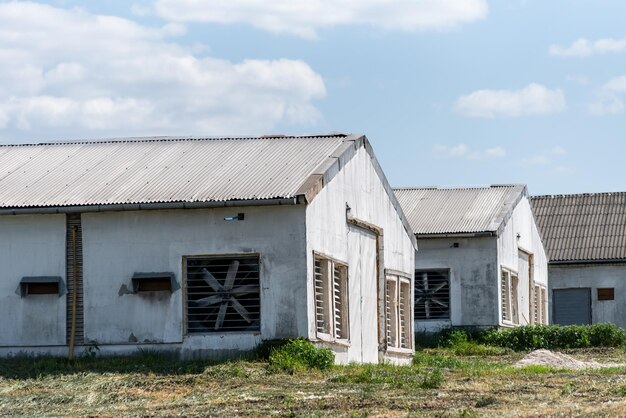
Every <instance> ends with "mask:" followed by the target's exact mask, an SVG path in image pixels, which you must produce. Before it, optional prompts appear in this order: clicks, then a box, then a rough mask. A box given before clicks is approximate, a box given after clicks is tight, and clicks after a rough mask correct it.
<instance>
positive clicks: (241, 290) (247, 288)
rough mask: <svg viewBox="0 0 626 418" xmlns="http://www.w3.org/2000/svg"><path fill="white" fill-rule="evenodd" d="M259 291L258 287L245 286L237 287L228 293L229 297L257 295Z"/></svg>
mask: <svg viewBox="0 0 626 418" xmlns="http://www.w3.org/2000/svg"><path fill="white" fill-rule="evenodd" d="M258 291H259V286H255V285H253V284H247V285H245V286H239V287H235V288H234V289H233V290H231V291H230V294H231V295H235V296H238V295H245V294H247V293H258Z"/></svg>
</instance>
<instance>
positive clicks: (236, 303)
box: [230, 297, 252, 324]
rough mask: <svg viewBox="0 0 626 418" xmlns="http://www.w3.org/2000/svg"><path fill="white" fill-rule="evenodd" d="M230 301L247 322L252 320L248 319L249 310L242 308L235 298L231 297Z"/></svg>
mask: <svg viewBox="0 0 626 418" xmlns="http://www.w3.org/2000/svg"><path fill="white" fill-rule="evenodd" d="M230 301H231V303H232V304H233V308H235V310H236V311H237V312H239V315H241V317H242V318H243V319H245V320H246V322H247V323H248V324H249V323H250V322H252V320H251V319H250V312H248V310H247V309H246V308H244V307H243V305H242V304H241V303H239V301H238V300H237V299H235V298H233V297H231V298H230Z"/></svg>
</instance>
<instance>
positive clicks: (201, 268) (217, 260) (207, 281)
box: [185, 255, 261, 334]
mask: <svg viewBox="0 0 626 418" xmlns="http://www.w3.org/2000/svg"><path fill="white" fill-rule="evenodd" d="M185 267H186V282H185V284H186V305H187V307H186V311H187V318H186V320H187V321H186V325H187V333H189V334H194V333H212V332H220V333H222V332H255V331H259V330H260V329H261V321H260V318H261V292H260V282H259V257H258V256H257V255H237V256H209V257H188V258H186V259H185Z"/></svg>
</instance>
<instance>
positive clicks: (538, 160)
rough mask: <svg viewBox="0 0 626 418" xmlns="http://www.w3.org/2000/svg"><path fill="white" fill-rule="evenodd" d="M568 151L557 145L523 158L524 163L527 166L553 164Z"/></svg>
mask: <svg viewBox="0 0 626 418" xmlns="http://www.w3.org/2000/svg"><path fill="white" fill-rule="evenodd" d="M566 153H567V152H566V151H565V149H564V148H563V147H561V146H555V147H553V148H550V149H545V150H543V151H541V152H539V153H537V154H534V155H532V156H530V157H528V158H524V159H522V165H525V166H545V165H550V164H553V161H554V160H555V159H558V158H559V157H562V156H564V155H565V154H566Z"/></svg>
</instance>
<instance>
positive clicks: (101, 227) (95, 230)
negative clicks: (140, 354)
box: [82, 206, 307, 355]
mask: <svg viewBox="0 0 626 418" xmlns="http://www.w3.org/2000/svg"><path fill="white" fill-rule="evenodd" d="M239 212H242V213H244V214H245V220H243V221H225V220H224V217H227V216H233V215H236V214H237V213H239ZM82 222H83V255H84V292H85V297H84V300H85V308H84V309H85V340H86V341H91V340H94V341H97V342H98V344H100V345H102V344H124V343H127V344H128V343H133V341H134V340H135V339H136V340H137V341H138V342H139V343H142V342H145V343H154V342H166V343H167V342H182V347H181V348H182V350H183V351H186V352H187V353H185V355H189V352H191V353H192V354H191V355H193V352H195V351H202V350H204V351H205V352H210V351H211V350H213V349H214V350H216V351H222V352H224V353H226V352H227V351H228V350H235V351H236V350H249V349H252V348H254V346H255V345H256V344H257V343H258V342H259V341H260V340H261V339H273V338H282V337H295V336H299V335H301V336H306V335H307V317H306V315H307V311H306V303H305V301H306V287H305V286H306V279H305V277H306V274H305V271H304V270H305V263H306V261H305V256H304V251H305V239H304V234H305V232H304V227H305V222H304V207H303V206H271V207H270V206H267V207H245V208H216V209H196V210H169V211H136V212H106V213H85V214H83V219H82ZM249 253H250V254H254V253H256V254H260V263H261V266H260V281H261V332H260V335H259V333H258V332H257V333H234V334H233V333H223V334H206V335H193V334H192V335H187V336H185V335H183V299H182V298H183V291H182V290H181V289H179V290H177V291H175V292H173V293H172V294H171V296H167V295H166V296H160V297H146V296H139V295H137V294H124V292H123V290H124V289H123V288H122V286H127V287H129V288H130V287H131V277H132V275H133V273H135V272H159V271H170V272H174V273H175V274H176V280H177V281H178V282H179V283H181V284H182V282H181V281H182V280H184V277H183V257H185V256H197V255H220V254H222V255H224V254H249ZM121 288H122V291H120V289H121ZM131 334H132V336H131Z"/></svg>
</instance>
